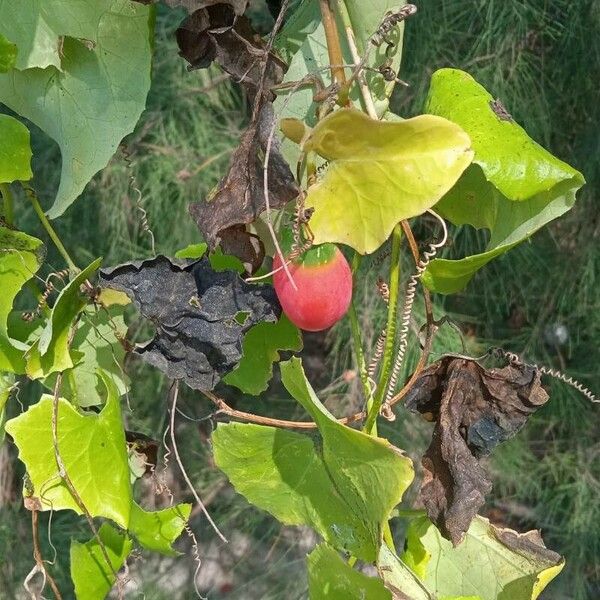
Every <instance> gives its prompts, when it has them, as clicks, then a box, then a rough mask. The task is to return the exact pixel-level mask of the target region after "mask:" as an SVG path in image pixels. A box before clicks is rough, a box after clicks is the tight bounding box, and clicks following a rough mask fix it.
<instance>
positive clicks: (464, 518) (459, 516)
mask: <svg viewBox="0 0 600 600" xmlns="http://www.w3.org/2000/svg"><path fill="white" fill-rule="evenodd" d="M547 400H548V394H547V393H546V392H545V390H544V389H543V388H542V386H541V383H540V373H539V372H538V371H537V369H535V368H534V367H531V366H529V365H509V366H507V367H504V368H502V369H485V368H483V367H482V366H480V365H479V364H478V363H476V362H474V361H470V360H465V359H461V358H454V357H445V358H442V359H441V360H440V361H438V362H436V363H434V364H432V365H431V366H430V367H429V368H427V369H426V370H424V371H423V372H422V373H421V375H420V377H419V378H418V380H417V381H416V383H415V385H414V386H413V388H412V389H411V390H410V392H409V393H408V394H407V396H406V406H407V408H408V409H410V410H412V411H415V412H419V413H421V414H422V415H423V417H424V418H425V419H427V420H428V421H434V422H435V428H434V430H433V435H432V438H431V444H430V445H429V448H428V449H427V452H426V453H425V455H424V456H423V460H422V464H423V467H424V470H425V477H424V480H423V484H422V486H421V492H420V495H421V499H422V501H423V504H424V505H425V508H426V509H427V514H428V515H429V518H430V519H431V520H432V521H433V522H434V523H435V524H436V525H437V527H438V528H439V530H440V531H441V533H442V535H443V536H444V537H446V538H447V539H449V540H451V541H452V543H453V544H454V545H455V546H456V545H457V544H459V543H460V542H461V541H462V540H463V538H464V535H465V533H466V531H467V529H468V528H469V524H470V523H471V520H472V519H473V517H474V516H475V515H476V514H477V512H478V510H479V509H480V508H481V506H482V505H483V503H484V500H485V495H486V494H487V493H489V492H490V491H491V488H492V483H491V481H490V479H489V477H488V475H487V472H486V470H485V468H484V467H483V466H482V465H481V464H480V462H479V459H480V458H481V457H483V456H487V455H488V454H490V452H491V451H492V450H493V448H494V447H495V446H497V445H498V444H499V443H501V442H503V441H505V440H507V439H509V438H510V437H512V436H513V435H515V434H516V433H517V432H518V431H519V430H520V429H521V428H522V427H523V426H524V425H525V423H526V422H527V419H528V418H529V416H530V415H531V414H533V413H534V412H535V411H536V410H537V409H538V408H539V407H540V406H543V405H544V404H545V403H546V402H547Z"/></svg>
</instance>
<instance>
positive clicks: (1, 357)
mask: <svg viewBox="0 0 600 600" xmlns="http://www.w3.org/2000/svg"><path fill="white" fill-rule="evenodd" d="M41 250H42V242H41V241H40V240H38V239H36V238H34V237H31V236H29V235H27V234H25V233H21V232H20V231H14V230H12V229H8V228H6V227H0V279H1V280H2V292H1V293H0V371H10V372H13V373H24V371H25V359H24V358H23V355H24V353H25V351H26V350H27V346H26V345H25V344H23V343H22V342H18V341H17V340H14V339H11V337H10V336H9V332H8V325H7V322H8V315H9V313H10V311H11V310H12V305H13V302H14V300H15V297H16V296H17V294H18V293H19V290H20V289H21V288H22V287H23V285H24V284H25V283H26V282H27V281H28V280H29V279H31V277H33V275H35V273H36V272H37V270H38V269H39V267H40V264H41Z"/></svg>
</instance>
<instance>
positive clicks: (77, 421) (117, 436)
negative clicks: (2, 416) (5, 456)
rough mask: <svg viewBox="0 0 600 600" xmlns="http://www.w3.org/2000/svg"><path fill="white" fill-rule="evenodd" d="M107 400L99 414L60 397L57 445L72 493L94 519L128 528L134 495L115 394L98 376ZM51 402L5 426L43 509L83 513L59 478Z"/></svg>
mask: <svg viewBox="0 0 600 600" xmlns="http://www.w3.org/2000/svg"><path fill="white" fill-rule="evenodd" d="M101 377H102V380H103V382H104V385H105V387H106V393H107V399H106V404H105V406H104V408H103V409H102V411H101V412H100V413H98V414H95V413H85V414H84V413H82V412H80V411H78V410H77V409H76V408H75V407H74V406H73V405H72V404H71V403H70V402H68V401H67V400H65V399H63V398H60V399H59V401H58V402H59V405H58V420H57V430H58V446H59V451H60V455H61V457H62V460H63V462H64V465H65V469H66V471H67V473H68V475H69V477H70V479H71V481H72V482H73V486H74V487H75V490H76V491H77V493H78V494H79V496H80V498H81V500H82V501H83V503H84V505H85V506H86V508H87V510H88V511H89V512H90V514H91V515H92V516H93V517H106V518H108V519H112V520H113V521H114V522H115V523H117V524H118V525H120V526H121V527H123V528H126V527H127V526H128V525H129V514H130V511H131V503H132V492H131V485H130V483H129V466H128V463H127V448H126V444H125V432H124V430H123V423H122V421H121V409H120V406H119V395H118V391H117V389H116V387H115V385H114V383H113V382H112V381H111V380H110V379H109V377H108V376H106V375H101ZM52 410H53V398H52V396H50V395H44V396H42V399H41V400H40V401H39V402H38V403H37V404H34V405H33V406H31V407H30V408H29V409H28V410H27V411H26V412H24V413H22V414H21V415H19V416H18V417H15V418H14V419H11V420H10V421H8V422H7V423H6V431H7V433H9V434H10V435H11V436H12V437H13V439H14V441H15V444H16V445H17V447H18V449H19V458H20V459H21V460H22V461H23V463H25V467H26V468H27V473H28V474H29V477H30V479H31V482H32V484H33V488H34V494H35V495H36V496H37V497H38V498H39V500H40V504H41V507H42V508H41V510H61V509H71V510H74V511H75V512H77V513H79V514H81V509H80V508H79V506H78V505H77V503H76V501H75V499H74V498H73V496H72V495H71V493H70V491H69V489H68V488H67V486H66V485H65V483H64V482H63V481H62V480H61V478H60V477H59V473H58V469H57V466H56V459H55V456H54V448H53V444H52Z"/></svg>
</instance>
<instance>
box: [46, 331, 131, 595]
mask: <svg viewBox="0 0 600 600" xmlns="http://www.w3.org/2000/svg"><path fill="white" fill-rule="evenodd" d="M74 334H75V328H73V330H72V332H71V336H70V340H69V345H70V344H71V342H72V340H73V336H74ZM62 377H63V374H62V372H60V373H59V374H58V375H57V376H56V384H55V385H54V397H53V399H52V447H53V449H54V459H55V461H56V466H57V468H58V475H59V477H60V479H61V481H63V482H64V484H65V485H66V486H67V489H68V490H69V492H70V493H71V496H72V497H73V500H74V501H75V504H77V506H78V507H79V510H81V512H82V513H83V514H84V516H85V518H86V520H87V522H88V525H89V527H90V529H91V530H92V534H93V536H94V538H95V539H96V541H97V542H98V546H99V547H100V552H101V553H102V558H103V559H104V560H105V562H106V564H107V565H108V568H109V569H110V573H111V575H112V576H113V577H114V578H115V581H116V582H117V593H118V597H119V600H120V599H122V598H123V582H122V581H121V579H119V575H118V574H117V572H116V571H115V569H114V567H113V564H112V562H111V560H110V558H109V556H108V552H107V551H106V546H105V545H104V542H103V541H102V539H101V538H100V535H99V534H98V529H97V528H96V525H95V524H94V520H93V518H92V515H91V514H90V511H89V510H88V509H87V506H86V505H85V504H84V502H83V500H82V499H81V496H80V495H79V492H78V491H77V490H76V489H75V486H74V485H73V481H72V480H71V477H70V475H69V473H68V472H67V469H66V467H65V463H64V461H63V459H62V456H61V454H60V448H59V445H58V407H59V404H60V403H59V395H60V387H61V384H62Z"/></svg>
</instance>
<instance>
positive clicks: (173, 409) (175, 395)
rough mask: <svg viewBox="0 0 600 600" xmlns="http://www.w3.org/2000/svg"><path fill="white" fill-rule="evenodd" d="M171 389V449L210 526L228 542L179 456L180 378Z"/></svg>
mask: <svg viewBox="0 0 600 600" xmlns="http://www.w3.org/2000/svg"><path fill="white" fill-rule="evenodd" d="M171 390H172V396H173V400H172V402H171V420H170V430H171V450H172V452H173V455H174V456H175V460H176V461H177V465H178V466H179V470H180V471H181V474H182V475H183V478H184V479H185V482H186V483H187V485H188V487H189V488H190V491H191V492H192V494H193V496H194V498H195V499H196V502H197V504H198V506H199V507H200V510H201V511H202V512H203V513H204V516H205V517H206V519H207V520H208V522H209V523H210V526H211V527H212V528H213V529H214V530H215V533H216V534H217V535H218V536H219V537H220V538H221V540H223V541H224V542H225V543H227V538H226V537H225V536H224V535H223V534H222V533H221V531H220V530H219V528H218V527H217V524H216V523H215V522H214V521H213V519H212V517H211V516H210V514H209V513H208V510H206V506H204V503H203V502H202V500H201V499H200V496H199V495H198V492H196V489H195V488H194V485H193V484H192V482H191V481H190V478H189V477H188V474H187V472H186V470H185V467H184V466H183V463H182V462H181V457H180V456H179V450H178V449H177V441H176V440H175V413H176V412H177V398H178V396H179V381H178V380H176V381H175V383H174V384H173V386H172V387H171Z"/></svg>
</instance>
